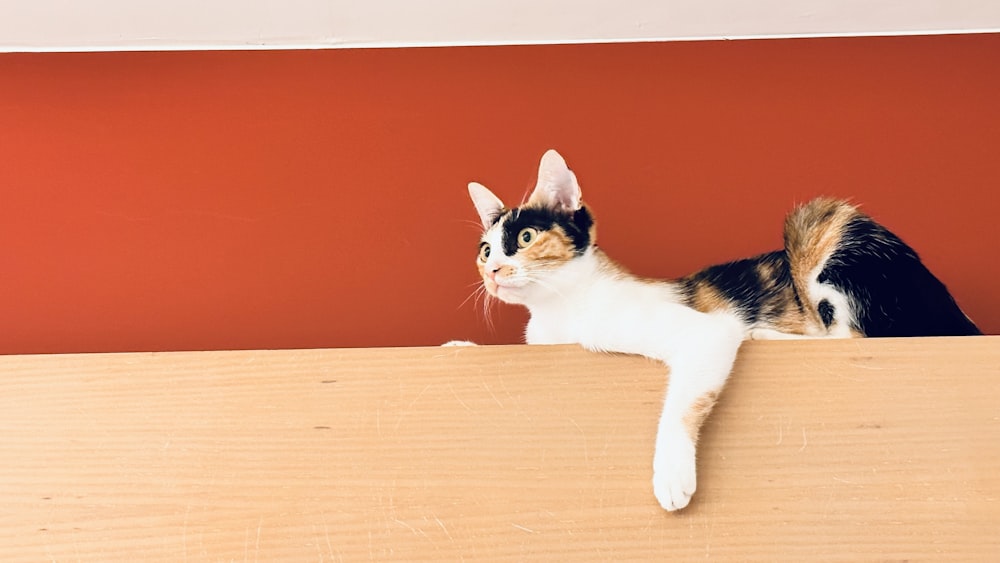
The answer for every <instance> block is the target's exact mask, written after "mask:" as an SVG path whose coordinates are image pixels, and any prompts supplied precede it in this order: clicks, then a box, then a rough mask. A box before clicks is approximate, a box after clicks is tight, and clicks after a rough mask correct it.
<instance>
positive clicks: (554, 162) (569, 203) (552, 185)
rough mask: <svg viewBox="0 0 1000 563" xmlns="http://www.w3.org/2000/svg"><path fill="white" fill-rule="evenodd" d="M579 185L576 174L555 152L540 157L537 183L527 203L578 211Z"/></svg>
mask: <svg viewBox="0 0 1000 563" xmlns="http://www.w3.org/2000/svg"><path fill="white" fill-rule="evenodd" d="M581 197H582V194H581V193H580V184H578V183H577V181H576V174H573V171H572V170H570V169H569V167H568V166H566V161H565V160H564V159H563V157H562V156H561V155H560V154H559V153H557V152H556V151H555V150H552V149H549V150H547V151H545V154H543V155H542V161H541V162H540V163H539V165H538V183H537V184H535V191H533V192H531V197H529V198H528V203H537V204H541V205H544V206H545V207H549V208H552V209H556V210H558V211H570V212H572V211H576V210H577V209H580V199H581Z"/></svg>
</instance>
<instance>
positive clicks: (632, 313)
mask: <svg viewBox="0 0 1000 563" xmlns="http://www.w3.org/2000/svg"><path fill="white" fill-rule="evenodd" d="M469 191H470V194H471V195H472V199H473V202H474V203H475V205H476V209H477V211H478V212H479V214H480V218H481V219H482V221H483V225H484V226H485V227H486V228H487V230H486V232H485V233H484V235H483V241H484V242H487V243H489V244H490V245H491V247H492V252H491V254H490V257H489V258H488V259H487V260H486V262H485V263H484V264H483V267H484V271H485V273H486V279H484V284H485V285H486V288H487V290H488V291H490V293H492V294H493V295H495V296H497V297H498V298H500V299H501V300H502V301H505V302H507V303H514V304H521V305H525V306H526V307H527V308H528V310H529V311H530V313H531V319H530V320H529V322H528V325H527V327H526V329H525V339H526V341H527V342H528V344H569V343H578V344H580V345H582V346H584V347H585V348H587V349H589V350H595V351H607V352H623V353H628V354H639V355H643V356H646V357H649V358H653V359H656V360H660V361H662V362H663V363H664V364H666V365H667V366H669V368H670V383H669V388H668V391H667V393H666V397H665V399H664V405H663V411H662V414H661V416H660V421H659V426H658V430H657V437H656V450H655V453H654V455H653V492H654V494H655V495H656V498H657V499H658V500H659V502H660V504H661V505H662V506H663V508H665V509H667V510H677V509H680V508H684V507H685V506H687V504H688V502H690V500H691V495H692V494H694V491H695V488H696V470H695V438H694V436H692V433H691V430H692V429H691V428H690V424H686V421H685V417H688V416H689V414H690V413H691V412H692V407H694V406H695V405H696V404H697V402H698V400H699V399H701V398H703V397H704V396H706V395H707V394H710V393H718V392H719V391H721V389H722V387H723V385H724V384H725V382H726V379H727V378H728V377H729V373H730V371H731V370H732V366H733V361H734V360H735V358H736V352H737V350H738V349H739V346H740V343H741V342H742V340H743V338H744V336H745V327H744V326H743V324H742V322H741V321H740V320H739V319H737V318H736V317H735V316H733V315H731V314H727V313H717V314H706V313H701V312H698V311H696V310H694V309H691V308H690V307H687V306H685V305H683V304H681V303H680V300H679V298H678V295H677V293H676V291H675V289H674V287H673V286H672V285H670V284H669V283H666V282H663V283H651V282H646V281H641V280H638V279H636V278H633V277H631V276H629V275H627V274H622V273H619V272H618V271H617V270H616V269H614V268H609V267H607V264H606V262H605V261H606V260H607V258H605V257H604V256H603V255H602V254H601V253H599V251H597V250H595V248H594V247H591V248H589V249H588V250H587V251H586V252H585V253H584V254H582V255H580V256H577V257H575V258H573V259H571V260H569V261H568V262H562V263H559V264H552V265H540V266H539V265H532V264H524V263H522V261H521V260H520V259H519V258H518V256H517V255H515V256H506V255H504V254H503V251H502V248H501V233H502V231H501V229H502V223H501V224H497V225H492V222H491V220H488V219H491V218H492V217H495V216H496V213H499V212H500V210H501V209H502V208H503V204H502V203H501V202H500V200H499V199H498V198H496V196H494V195H493V194H492V193H490V192H489V190H488V189H487V188H485V187H483V186H481V185H480V184H470V186H469ZM529 201H532V202H533V203H541V204H543V205H547V206H550V207H554V208H559V209H563V210H566V211H574V210H576V209H578V208H579V207H580V205H581V203H580V201H581V196H580V187H579V185H578V183H577V181H576V176H575V175H573V173H572V172H570V171H569V169H568V168H566V163H565V161H563V159H562V157H561V156H559V154H558V153H556V152H555V151H549V152H547V153H546V154H545V156H543V158H542V162H541V165H540V166H539V180H538V184H537V186H536V187H535V191H534V192H533V193H532V195H531V198H530V200H529ZM491 225H492V226H491ZM695 430H696V429H695Z"/></svg>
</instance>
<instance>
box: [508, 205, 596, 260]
mask: <svg viewBox="0 0 1000 563" xmlns="http://www.w3.org/2000/svg"><path fill="white" fill-rule="evenodd" d="M556 225H558V226H559V227H562V230H563V232H565V233H566V236H568V237H569V239H570V241H572V242H573V250H574V251H575V252H576V254H583V252H584V251H585V250H587V248H588V247H589V246H590V243H591V240H590V227H592V226H593V225H594V218H593V217H592V216H591V215H590V211H588V210H587V208H586V206H584V207H581V208H580V209H577V210H576V211H575V212H573V213H568V212H565V213H564V212H558V211H554V210H552V209H549V208H547V207H520V208H517V209H514V210H512V211H511V212H510V213H508V214H507V220H506V222H505V223H504V224H503V226H502V228H503V238H502V240H503V252H504V254H506V255H507V256H513V255H514V254H516V253H517V234H518V233H520V232H521V229H524V228H526V227H534V228H535V229H538V230H539V231H548V230H550V229H552V228H553V227H554V226H556Z"/></svg>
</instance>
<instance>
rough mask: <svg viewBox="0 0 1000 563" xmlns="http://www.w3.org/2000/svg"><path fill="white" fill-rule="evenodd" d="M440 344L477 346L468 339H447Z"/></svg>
mask: <svg viewBox="0 0 1000 563" xmlns="http://www.w3.org/2000/svg"><path fill="white" fill-rule="evenodd" d="M441 346H479V344H476V343H475V342H469V341H468V340H449V341H448V342H445V343H444V344H442V345H441Z"/></svg>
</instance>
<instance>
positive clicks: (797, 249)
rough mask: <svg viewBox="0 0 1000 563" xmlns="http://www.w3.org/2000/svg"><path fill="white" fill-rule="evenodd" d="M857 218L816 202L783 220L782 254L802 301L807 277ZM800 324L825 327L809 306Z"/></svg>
mask: <svg viewBox="0 0 1000 563" xmlns="http://www.w3.org/2000/svg"><path fill="white" fill-rule="evenodd" d="M858 215H860V212H859V211H858V210H857V208H856V207H854V206H853V205H850V204H849V203H847V202H844V201H839V200H835V199H827V198H817V199H814V200H812V201H810V202H809V203H807V204H805V205H802V206H800V207H798V208H797V209H795V210H794V211H792V212H791V213H789V214H788V217H786V218H785V252H786V253H787V254H788V265H789V268H790V270H791V274H792V283H793V284H794V285H795V290H796V292H797V293H798V294H799V296H800V297H802V298H803V299H805V298H807V297H808V295H809V291H808V286H809V282H810V281H811V280H809V279H808V277H809V274H810V273H812V272H813V271H814V270H815V269H816V268H817V267H819V266H821V265H822V264H823V263H824V262H826V260H827V259H828V258H829V257H830V255H831V254H832V253H833V251H834V250H835V249H836V248H837V244H838V243H840V240H841V237H842V236H843V234H844V227H845V226H846V225H847V223H848V222H849V221H850V220H851V219H853V218H855V217H857V216H858ZM803 305H805V306H806V308H805V311H804V312H803V313H804V315H805V316H804V319H803V321H804V322H805V323H806V324H814V325H815V326H816V327H821V328H822V327H824V325H823V320H822V319H821V318H820V316H819V312H818V311H817V310H816V309H815V308H814V307H812V306H811V305H812V304H810V303H804V304H803Z"/></svg>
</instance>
